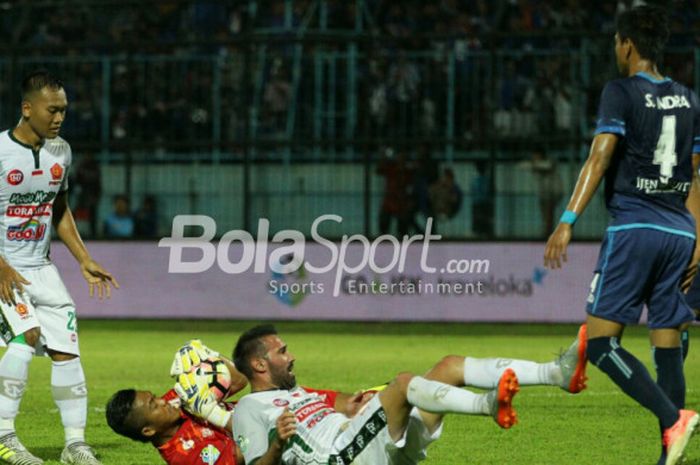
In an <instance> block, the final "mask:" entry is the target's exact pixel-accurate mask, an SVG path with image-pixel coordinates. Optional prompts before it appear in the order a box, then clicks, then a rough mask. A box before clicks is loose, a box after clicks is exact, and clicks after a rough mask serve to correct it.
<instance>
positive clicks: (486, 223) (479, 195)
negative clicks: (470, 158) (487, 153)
mask: <svg viewBox="0 0 700 465" xmlns="http://www.w3.org/2000/svg"><path fill="white" fill-rule="evenodd" d="M476 173H477V174H476V177H475V178H474V179H473V180H472V185H471V196H472V231H473V232H474V234H475V235H476V237H478V238H479V239H490V238H492V237H493V183H492V182H491V175H490V173H489V164H488V162H487V161H485V160H479V161H477V162H476Z"/></svg>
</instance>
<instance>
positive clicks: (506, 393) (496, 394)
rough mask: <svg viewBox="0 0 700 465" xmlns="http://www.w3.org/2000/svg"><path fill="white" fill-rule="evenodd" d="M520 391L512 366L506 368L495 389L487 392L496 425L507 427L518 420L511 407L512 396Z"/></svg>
mask: <svg viewBox="0 0 700 465" xmlns="http://www.w3.org/2000/svg"><path fill="white" fill-rule="evenodd" d="M518 391H520V384H519V383H518V377H517V376H515V371H513V369H512V368H508V369H506V370H505V371H504V372H503V374H502V375H501V379H499V380H498V386H497V387H496V389H495V390H493V391H491V392H489V393H488V396H489V399H488V401H489V406H490V408H491V415H492V416H493V419H494V420H496V423H498V426H500V427H501V428H503V429H508V428H510V427H512V426H513V425H514V424H516V423H517V422H518V416H517V414H516V413H515V409H513V397H515V395H516V394H517V393H518Z"/></svg>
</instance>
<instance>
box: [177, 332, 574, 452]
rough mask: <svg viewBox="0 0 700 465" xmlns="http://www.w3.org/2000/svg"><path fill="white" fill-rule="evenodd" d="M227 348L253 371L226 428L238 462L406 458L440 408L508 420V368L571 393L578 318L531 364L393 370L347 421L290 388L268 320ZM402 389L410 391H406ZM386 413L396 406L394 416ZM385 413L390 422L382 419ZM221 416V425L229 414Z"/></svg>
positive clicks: (420, 445) (512, 381)
mask: <svg viewBox="0 0 700 465" xmlns="http://www.w3.org/2000/svg"><path fill="white" fill-rule="evenodd" d="M261 334H262V335H261ZM251 337H252V339H251ZM241 342H242V343H243V344H250V345H251V347H249V349H253V351H252V352H253V353H255V352H258V353H260V352H261V350H262V355H261V356H258V357H252V358H251V357H248V358H247V360H248V362H246V361H245V359H244V358H243V357H242V355H244V354H243V352H246V351H245V350H243V349H244V348H243V346H242V345H241ZM256 346H257V350H255V349H256ZM268 346H269V347H268ZM236 355H237V358H238V363H239V364H243V366H244V368H243V369H242V370H241V371H248V370H249V369H252V371H253V373H252V375H248V374H246V373H244V374H246V376H250V377H249V380H251V384H252V385H253V394H251V395H249V396H246V397H244V398H243V399H242V401H241V403H240V404H239V406H238V407H237V408H236V411H235V412H236V413H234V417H233V422H232V423H233V430H234V435H235V438H236V440H237V441H238V443H239V447H240V449H241V451H242V452H243V455H244V456H245V458H246V463H255V464H256V465H264V464H268V463H273V464H305V463H316V461H318V460H322V461H324V463H345V464H349V463H356V464H362V463H368V464H369V463H371V464H372V465H375V464H378V463H391V464H401V465H408V464H415V463H417V462H419V461H421V460H423V459H424V458H425V457H426V448H427V446H428V445H429V444H430V443H431V442H433V441H435V440H436V439H437V438H439V436H440V434H441V430H442V412H447V411H455V412H456V413H466V414H474V415H491V416H493V417H494V419H495V420H496V421H497V423H498V424H499V425H500V426H501V427H504V428H508V427H510V426H512V425H513V424H514V423H515V412H514V410H513V409H512V406H511V400H512V397H513V395H514V394H515V393H516V392H517V390H518V381H517V378H518V377H522V384H523V385H556V386H559V387H561V388H562V389H564V390H566V391H568V392H574V393H576V392H580V391H581V390H582V389H583V388H584V387H585V384H584V382H585V366H586V359H585V328H584V327H582V328H581V330H580V331H579V336H578V338H577V340H576V341H575V342H574V343H573V344H572V345H571V347H570V348H569V349H568V350H567V351H566V352H564V353H563V354H562V356H560V357H559V358H558V359H557V360H555V361H554V362H550V363H544V364H540V363H535V362H529V361H522V360H511V359H474V358H464V357H460V356H448V357H445V358H443V359H442V360H441V361H440V362H439V363H438V364H436V365H435V366H434V367H433V368H432V369H431V370H430V371H429V372H428V373H427V374H426V375H425V376H424V377H413V378H418V380H417V381H413V378H411V379H408V380H407V379H406V378H408V377H409V376H410V375H407V374H402V375H400V376H399V377H398V379H397V380H395V382H393V383H392V384H391V385H390V386H389V387H388V388H387V389H386V392H383V393H381V394H380V395H379V396H377V397H376V398H372V393H369V394H368V395H366V396H363V401H367V400H369V399H370V398H372V399H371V400H370V401H369V404H368V405H367V407H366V408H365V409H364V410H362V411H361V413H360V414H359V415H358V416H357V417H356V418H353V419H352V420H351V419H350V416H351V415H342V414H340V413H338V412H336V411H335V410H333V409H331V408H330V405H329V404H328V402H324V401H325V400H326V399H324V398H323V396H322V395H319V394H318V393H317V392H314V391H308V390H305V389H303V388H300V387H296V380H295V378H294V375H293V373H292V371H291V367H292V365H293V357H292V356H291V355H290V354H288V353H287V352H286V346H285V345H284V343H282V341H281V340H280V339H279V338H278V337H277V336H276V333H275V332H274V329H272V328H271V327H269V326H268V327H262V328H254V329H253V330H251V331H249V332H248V333H246V335H243V336H242V337H241V340H240V341H239V345H238V346H237V352H236ZM253 358H255V359H256V360H253ZM246 365H248V366H246ZM260 370H262V372H260ZM515 373H517V377H516V376H515ZM260 376H262V377H263V378H265V380H264V381H263V382H262V383H253V379H255V378H256V377H260ZM273 378H274V379H273ZM180 382H181V384H183V386H181V388H180V392H181V396H182V397H183V398H184V400H185V401H186V402H187V408H189V409H190V410H199V412H195V413H198V414H200V415H202V416H205V417H212V418H214V417H220V416H219V415H217V414H214V413H213V411H214V410H215V409H214V408H213V407H212V405H211V403H210V402H204V401H203V399H202V396H201V393H202V392H204V391H206V389H203V387H202V386H197V385H196V384H197V381H196V380H194V379H193V378H192V377H190V378H189V379H188V377H187V376H185V375H183V376H181V377H180ZM416 383H417V384H418V388H419V389H421V388H423V389H428V390H430V388H433V391H432V394H430V393H429V394H428V396H427V398H426V396H425V393H420V392H418V393H411V394H409V393H408V390H409V389H411V387H412V386H413V387H415V385H416ZM443 383H444V384H443ZM401 384H403V387H404V389H406V391H407V392H406V394H405V397H404V398H403V399H401V397H400V396H399V401H398V402H394V403H393V404H392V402H393V401H395V400H396V399H395V397H396V396H397V394H396V392H394V393H392V390H393V391H396V390H397V388H400V387H402V386H401ZM466 385H468V386H475V387H482V388H494V387H497V389H496V390H494V391H491V392H489V393H486V394H482V395H479V394H474V393H471V392H469V391H465V390H462V389H455V388H454V387H456V386H466ZM268 386H269V387H268ZM387 393H388V394H387ZM409 396H410V398H411V399H407V398H408V397H409ZM387 397H388V399H387ZM416 397H418V400H416ZM407 400H408V401H409V402H413V401H415V402H416V404H418V403H420V404H421V406H423V407H425V406H427V407H428V408H429V409H431V410H433V411H434V412H435V411H436V410H437V411H438V412H437V413H429V412H428V411H427V409H423V410H419V409H418V408H414V407H412V405H413V404H409V405H407V406H406V405H401V404H402V403H404V404H408V402H406V401H407ZM385 403H387V404H388V406H389V409H393V410H391V413H388V414H387V408H386V407H385V406H384V404H385ZM396 404H399V405H398V406H397V405H396ZM426 404H427V405H426ZM449 408H452V410H448V409H449ZM202 409H203V410H202ZM355 410H356V408H355ZM396 413H403V416H401V417H400V421H398V420H397V419H396V417H397V415H396ZM392 416H393V417H394V420H397V421H393V422H392ZM219 420H220V418H219ZM329 420H331V421H329ZM228 422H229V424H230V419H229V421H228ZM385 426H386V427H385ZM317 427H318V429H317ZM301 428H303V430H301ZM392 428H393V431H392ZM314 430H315V431H314ZM263 432H264V434H263ZM273 432H274V434H272V433H273ZM319 432H321V433H319ZM339 432H340V433H339ZM268 433H270V435H268ZM336 436H337V439H334V438H335V437H336ZM268 438H270V439H268ZM277 455H279V456H277ZM328 460H332V461H331V462H328Z"/></svg>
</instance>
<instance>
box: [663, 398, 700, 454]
mask: <svg viewBox="0 0 700 465" xmlns="http://www.w3.org/2000/svg"><path fill="white" fill-rule="evenodd" d="M698 420H700V415H698V413H697V412H694V411H693V410H681V411H680V418H679V419H678V421H677V422H676V423H675V424H674V425H673V426H671V427H670V428H666V430H665V431H664V446H666V465H676V464H677V463H680V461H681V459H682V458H683V452H684V451H685V447H686V446H687V445H688V441H689V440H690V437H691V436H692V435H693V433H694V432H695V428H696V427H697V426H698Z"/></svg>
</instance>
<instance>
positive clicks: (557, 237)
mask: <svg viewBox="0 0 700 465" xmlns="http://www.w3.org/2000/svg"><path fill="white" fill-rule="evenodd" d="M570 241H571V225H570V224H567V223H559V225H558V226H557V228H556V229H555V230H554V232H553V233H552V235H551V236H549V240H548V241H547V246H546V247H545V248H544V266H545V267H547V268H551V269H556V268H561V262H562V261H564V262H566V248H567V247H568V245H569V242H570Z"/></svg>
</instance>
